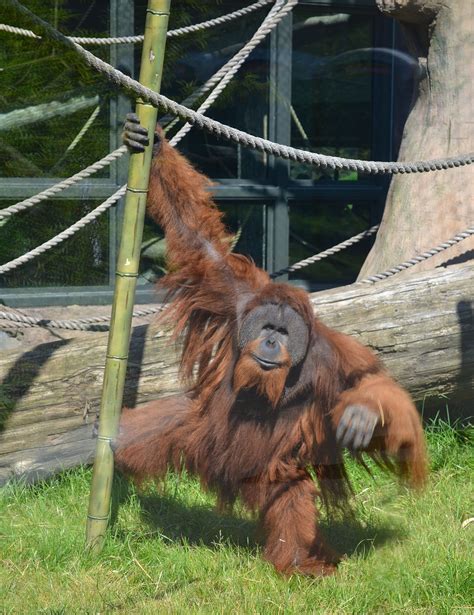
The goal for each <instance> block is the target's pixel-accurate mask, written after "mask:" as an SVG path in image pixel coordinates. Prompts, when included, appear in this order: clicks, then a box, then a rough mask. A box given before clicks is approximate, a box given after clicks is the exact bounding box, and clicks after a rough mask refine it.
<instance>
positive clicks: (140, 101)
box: [135, 98, 156, 109]
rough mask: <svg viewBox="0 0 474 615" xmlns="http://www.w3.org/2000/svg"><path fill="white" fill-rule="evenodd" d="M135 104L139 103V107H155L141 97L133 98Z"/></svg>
mask: <svg viewBox="0 0 474 615" xmlns="http://www.w3.org/2000/svg"><path fill="white" fill-rule="evenodd" d="M135 104H136V105H140V106H141V107H147V108H148V109H156V107H154V106H153V105H152V104H150V103H149V102H146V101H145V100H143V98H137V99H136V100H135Z"/></svg>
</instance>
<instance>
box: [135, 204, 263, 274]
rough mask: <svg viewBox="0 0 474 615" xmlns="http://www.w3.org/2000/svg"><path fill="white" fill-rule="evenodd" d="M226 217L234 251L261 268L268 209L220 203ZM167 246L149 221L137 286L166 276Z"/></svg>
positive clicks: (155, 225) (256, 205)
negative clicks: (164, 274) (265, 220)
mask: <svg viewBox="0 0 474 615" xmlns="http://www.w3.org/2000/svg"><path fill="white" fill-rule="evenodd" d="M219 209H220V211H222V212H223V213H224V218H223V220H224V224H225V225H226V227H227V229H228V231H229V232H230V233H232V234H233V235H234V238H235V241H234V245H233V251H234V252H236V253H238V254H244V255H245V256H249V257H250V258H252V259H253V260H254V262H255V263H256V264H257V265H258V266H259V267H261V266H262V265H263V262H264V257H263V245H264V241H263V229H264V224H263V220H264V211H265V205H263V204H261V203H242V202H240V203H238V202H236V203H233V202H229V201H225V202H221V203H219ZM165 252H166V243H165V241H164V239H163V231H162V230H161V228H160V227H159V226H158V225H157V224H155V223H154V222H153V221H152V220H150V218H148V217H147V219H146V221H145V229H144V234H143V244H142V253H141V259H140V277H139V281H138V284H146V283H147V282H154V281H156V280H157V279H158V278H159V277H161V276H162V275H163V273H165V272H166V259H165Z"/></svg>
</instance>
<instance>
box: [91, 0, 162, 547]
mask: <svg viewBox="0 0 474 615" xmlns="http://www.w3.org/2000/svg"><path fill="white" fill-rule="evenodd" d="M170 4H171V0H148V8H147V15H146V23H145V40H144V42H143V49H142V58H141V66H140V82H141V83H142V84H143V85H145V86H147V87H149V88H151V89H152V90H155V91H156V92H159V91H160V85H161V75H162V71H163V60H164V55H165V45H166V33H167V29H168V17H169V11H170ZM135 110H136V113H137V114H138V117H139V118H140V123H141V125H142V126H144V127H145V128H147V129H148V137H149V142H150V145H149V146H148V147H146V148H145V152H144V153H142V154H133V155H132V156H131V157H130V165H129V171H128V184H127V186H128V187H127V195H126V199H125V210H124V217H123V226H122V238H121V242H120V249H119V254H118V259H117V271H116V278H115V279H116V284H115V294H114V301H113V306H112V320H111V323H110V333H109V340H108V346H107V357H106V364H105V374H104V383H103V388H102V401H101V407H100V422H99V433H98V437H97V447H96V456H95V462H94V471H93V476H92V485H91V492H90V499H89V511H88V515H87V527H86V546H87V547H88V548H89V549H91V550H92V551H95V552H99V551H100V550H101V549H102V546H103V543H104V539H105V533H106V530H107V525H108V520H109V513H110V500H111V493H112V481H113V474H114V458H113V451H112V448H111V442H112V440H113V439H114V438H115V437H116V436H117V433H118V427H119V422H120V412H121V409H122V401H123V389H124V384H125V373H126V369H127V359H128V350H129V344H130V330H131V324H132V312H133V304H134V298H135V287H136V283H137V277H138V267H139V263H140V247H141V243H142V237H143V225H144V220H145V208H146V200H147V191H148V180H149V177H150V165H151V158H152V153H153V135H154V131H155V126H156V119H157V109H156V108H155V107H152V106H151V105H150V104H148V103H144V102H143V101H141V100H140V99H138V100H137V102H136V108H135Z"/></svg>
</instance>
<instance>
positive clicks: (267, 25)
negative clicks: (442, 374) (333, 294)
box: [0, 0, 472, 330]
mask: <svg viewBox="0 0 474 615" xmlns="http://www.w3.org/2000/svg"><path fill="white" fill-rule="evenodd" d="M9 1H10V3H11V4H13V5H15V6H16V7H17V8H19V10H22V12H26V13H27V14H28V15H29V16H30V18H32V19H33V20H34V21H36V23H40V25H42V26H44V27H46V29H47V31H48V34H49V35H50V36H52V35H53V33H56V34H57V35H59V38H60V39H61V42H64V41H63V40H62V39H66V40H69V41H72V42H73V43H74V42H77V41H79V40H80V41H81V42H85V41H89V42H90V41H95V40H96V39H86V38H84V37H82V38H81V37H64V36H63V35H61V34H60V33H58V32H56V31H55V30H54V29H53V28H52V27H51V26H49V25H48V24H46V22H43V21H42V20H40V19H39V18H37V17H36V16H34V15H33V14H31V13H30V12H29V11H28V9H25V8H24V7H23V6H22V5H21V4H20V3H19V2H17V1H16V0H9ZM269 3H270V0H264V1H262V2H257V3H255V4H253V5H250V6H249V7H245V8H243V9H239V10H238V11H234V12H233V13H230V14H228V15H224V16H222V17H220V18H216V19H213V20H209V21H207V22H203V23H201V24H196V25H195V26H189V27H186V28H180V29H178V30H173V31H169V32H168V34H167V35H168V36H170V35H175V36H177V35H178V34H185V33H188V32H191V31H198V30H200V29H204V28H206V27H211V26H212V25H217V24H219V23H227V22H228V21H230V20H231V19H235V18H236V17H239V16H242V15H244V14H248V13H249V12H251V11H254V10H256V9H257V8H261V7H262V6H264V5H266V4H269ZM296 4H297V0H288V2H286V3H285V1H284V0H277V2H276V3H275V5H274V7H273V8H272V9H271V11H270V12H269V14H268V15H267V17H266V18H265V19H264V21H263V23H262V25H261V26H260V27H259V29H258V30H257V31H256V32H255V34H254V36H253V37H252V38H251V39H250V41H248V43H247V44H246V45H245V46H244V47H243V48H242V49H241V50H240V51H239V52H238V53H237V54H236V55H235V56H234V57H233V58H231V60H229V62H227V63H226V64H225V65H224V66H223V67H222V68H221V69H219V70H218V71H217V72H216V74H215V75H213V77H211V78H210V79H209V80H208V81H207V82H206V83H205V84H204V85H203V86H201V87H200V88H198V90H197V91H196V92H195V93H194V94H192V95H191V96H190V97H189V98H188V99H187V100H186V101H185V103H186V104H192V103H193V102H194V101H195V100H197V99H198V98H199V97H200V96H201V95H203V94H204V93H205V92H206V91H208V90H209V89H210V88H212V87H213V86H214V85H215V84H216V83H217V84H218V85H217V87H216V88H215V90H214V91H213V92H212V94H211V95H210V96H209V97H208V98H207V99H206V101H204V103H203V104H202V105H201V106H200V107H199V108H198V110H197V112H195V113H196V114H197V115H198V116H202V114H203V113H205V111H206V110H207V109H208V108H209V107H210V105H211V104H212V103H213V102H214V101H215V100H216V98H217V97H218V96H219V94H220V93H221V92H222V91H223V89H224V88H225V86H226V85H227V84H228V83H229V81H230V80H231V79H232V77H233V76H234V75H235V73H236V72H237V70H238V69H239V68H240V66H241V65H242V63H243V62H244V61H245V59H246V58H247V57H248V55H249V54H250V53H251V51H252V50H253V49H254V48H255V47H256V45H258V44H259V42H261V40H263V38H264V37H265V36H266V35H267V34H268V33H269V32H270V31H271V30H272V29H273V28H274V27H275V25H276V24H277V23H279V21H281V19H282V17H283V16H284V15H285V14H286V13H287V12H289V11H291V10H292V8H293V7H294V6H295V5H296ZM1 29H3V30H7V31H11V32H13V31H14V30H17V29H14V28H13V29H12V28H11V27H10V26H5V25H4V24H3V25H2V24H0V30H1ZM18 30H21V29H18ZM15 33H20V34H24V35H28V36H29V35H34V33H32V32H31V31H26V30H21V32H15ZM25 33H29V34H25ZM34 36H36V35H34ZM125 38H127V40H126V41H125ZM125 38H124V37H122V40H121V41H118V40H117V39H113V38H112V39H110V38H109V39H99V40H107V41H113V42H131V41H130V40H128V39H129V38H130V37H125ZM142 39H143V37H141V38H140V40H142ZM136 42H138V41H136ZM77 47H79V46H78V45H75V48H77ZM79 49H81V48H80V47H79ZM76 50H77V49H76ZM83 51H84V52H85V50H83ZM85 53H86V54H87V53H88V52H85ZM89 55H91V56H92V54H89ZM92 58H95V56H92ZM95 59H97V58H95ZM97 60H98V59H97ZM99 62H101V63H102V64H104V65H106V66H107V67H109V68H110V69H111V70H112V71H113V72H119V71H115V69H113V68H112V67H110V66H109V65H107V64H106V63H104V62H102V61H99ZM100 70H102V69H100ZM134 83H136V82H134ZM137 85H140V84H137ZM151 94H154V93H153V92H151ZM170 102H172V101H170ZM178 107H179V105H178ZM181 107H182V108H183V109H186V108H185V107H184V106H182V105H181ZM186 111H189V112H190V111H191V110H190V109H186ZM178 117H179V115H178ZM217 124H218V123H217ZM191 126H192V124H191V123H187V124H185V125H184V126H183V127H182V129H181V130H180V131H179V132H178V133H177V134H176V135H175V137H174V138H173V139H172V140H171V144H173V145H176V143H177V142H178V141H179V140H180V139H181V138H182V137H183V136H184V134H186V133H187V132H188V131H189V129H190V128H191ZM221 126H223V125H221ZM225 128H229V129H230V127H225ZM237 132H238V133H240V132H241V131H237ZM242 134H244V135H245V134H246V133H242ZM247 136H248V137H252V135H247ZM232 138H233V137H232ZM261 141H264V140H261ZM267 143H271V142H267ZM272 145H274V146H278V144H274V143H273V144H272ZM281 147H285V146H281ZM286 149H288V150H294V148H286ZM125 151H126V148H125V147H124V146H122V147H121V148H118V149H117V150H115V151H114V152H112V153H111V154H109V155H108V156H106V157H104V158H103V159H102V160H100V161H98V162H96V163H94V164H93V165H90V166H89V167H87V168H86V169H84V170H83V171H80V172H79V173H76V174H75V175H74V176H72V177H71V178H68V179H66V180H63V181H62V182H59V183H58V184H56V185H55V186H52V187H51V188H48V189H47V190H44V191H42V192H41V193H39V194H38V195H35V196H34V197H31V198H30V199H26V200H24V201H21V202H19V203H17V204H15V205H12V206H10V207H8V208H5V209H4V210H2V211H0V219H1V218H6V217H7V216H10V215H12V214H13V213H16V212H17V211H21V210H23V209H26V208H27V207H30V206H32V205H34V204H36V203H38V202H40V201H42V200H44V199H46V198H49V197H50V196H52V195H53V194H56V193H57V192H59V191H61V190H64V189H65V188H67V187H69V186H70V185H72V184H74V183H76V182H77V181H80V180H81V179H83V178H85V177H88V176H89V175H91V174H92V173H94V172H96V171H97V170H99V169H100V168H103V167H104V166H106V165H107V164H110V162H111V161H112V160H114V159H115V158H118V157H119V156H121V155H123V153H124V152H125ZM294 151H296V152H302V150H294ZM272 153H273V152H272ZM306 153H308V152H306ZM316 156H318V155H317V154H316ZM323 158H329V159H331V160H338V161H345V162H347V163H348V164H350V163H356V162H361V163H364V162H366V161H354V160H350V159H339V158H334V157H323ZM442 162H444V163H445V164H446V165H447V166H443V165H442ZM471 162H472V155H468V156H467V157H466V156H464V157H460V158H452V159H443V160H442V161H434V162H433V161H428V162H421V163H414V164H417V165H418V164H419V165H424V168H421V167H420V169H417V171H418V170H419V171H427V170H439V169H440V168H451V167H452V166H460V165H462V164H470V163H471ZM367 164H372V165H379V164H382V165H386V164H395V165H400V163H376V162H369V163H367ZM358 170H359V169H358ZM410 171H414V169H413V164H411V163H410V166H408V167H406V168H403V167H400V168H398V170H392V171H386V172H410ZM374 172H384V171H381V170H378V171H374ZM124 192H125V186H123V187H122V188H120V189H119V190H118V191H117V192H116V193H115V194H113V195H111V197H109V198H108V199H107V200H106V201H104V203H102V204H101V205H99V206H98V207H97V208H96V209H95V210H93V211H92V212H90V213H89V214H88V215H86V216H84V217H83V218H82V219H81V220H79V221H78V222H77V223H76V224H74V225H72V226H71V227H69V228H68V229H66V230H65V231H63V232H62V233H60V234H59V235H57V236H56V237H54V238H53V239H51V240H49V241H47V242H45V243H44V244H42V245H41V246H38V247H37V248H35V249H34V250H31V251H30V252H28V253H26V254H24V255H22V256H21V257H18V258H17V259H14V260H13V261H10V262H9V263H5V264H4V265H2V266H0V274H1V273H6V272H7V271H10V270H12V269H14V268H16V267H18V266H19V265H21V264H23V263H25V262H28V261H29V260H31V259H33V258H34V257H35V256H37V255H39V254H41V253H43V252H45V251H46V250H48V249H50V248H51V247H53V246H55V245H58V244H59V243H60V242H61V241H64V240H65V239H66V238H68V237H70V236H71V235H72V234H74V233H75V232H76V231H77V230H79V229H80V228H83V227H84V226H85V225H86V224H87V223H88V222H90V221H92V220H93V219H95V218H96V217H98V216H99V215H100V214H101V213H103V212H104V211H106V210H107V209H108V208H109V207H111V206H112V205H113V204H114V203H115V202H116V201H118V200H119V199H120V198H121V196H122V195H123V194H124ZM377 228H378V225H376V226H375V227H372V228H371V229H368V230H366V231H363V232H362V233H359V234H358V235H355V236H354V237H351V238H349V239H348V240H346V241H344V242H341V243H340V244H337V245H336V246H333V247H332V248H329V249H328V250H325V251H323V252H321V253H318V254H315V255H313V256H312V257H310V258H307V259H304V260H302V261H299V262H298V263H295V264H294V265H292V266H290V267H286V268H285V269H281V270H279V271H277V272H275V273H273V274H272V275H271V277H272V278H275V277H278V276H280V275H283V274H285V273H289V272H292V271H296V270H298V269H301V268H302V267H305V266H309V265H311V264H313V263H314V262H317V261H319V260H322V259H323V258H327V257H328V256H331V255H333V254H335V253H336V252H339V251H341V250H343V249H345V248H347V247H349V246H350V245H354V244H355V243H357V242H358V241H361V240H362V239H364V238H366V237H368V236H370V235H372V234H373V233H375V232H376V230H377ZM471 231H472V229H467V230H466V231H464V232H463V233H460V234H458V235H456V236H455V237H454V238H451V239H449V240H447V241H446V242H443V243H442V244H440V245H439V246H436V247H435V248H432V249H431V250H429V251H427V252H425V253H424V254H423V255H417V256H416V257H414V258H413V259H410V260H409V261H406V262H405V263H401V264H400V265H397V266H396V267H393V268H391V269H390V270H388V271H386V272H382V273H380V274H377V275H375V276H370V279H369V278H367V279H365V280H362V281H361V283H364V282H365V283H367V282H375V281H378V280H379V279H384V278H385V277H388V276H389V275H394V274H395V273H398V272H399V271H401V270H403V269H406V268H407V267H408V266H410V267H411V266H413V265H414V264H416V263H417V262H420V260H424V259H426V258H430V256H433V255H434V254H437V253H439V252H440V251H441V250H443V249H447V248H448V247H450V246H451V245H454V243H457V242H459V241H462V240H463V239H466V238H467V237H468V236H470V235H471V234H472V232H471ZM157 311H158V310H157ZM149 313H151V312H149ZM2 314H9V315H10V316H11V314H10V313H8V312H4V313H0V320H1V319H4V320H7V322H6V323H0V327H3V328H5V327H8V326H10V325H11V323H12V318H10V317H7V316H2ZM135 314H136V313H135ZM16 316H18V315H16ZM24 318H25V319H27V318H28V317H24ZM36 320H37V322H36V323H35V324H32V323H31V322H26V320H25V321H16V320H15V321H13V322H17V324H18V326H21V325H23V326H45V327H48V328H69V327H74V328H79V329H82V330H93V329H94V328H96V327H97V326H100V325H98V324H97V323H96V322H87V321H88V320H89V321H94V319H82V320H78V321H74V320H72V321H50V320H48V319H36ZM105 320H106V321H107V320H108V319H105ZM52 323H56V326H54V325H53V324H52ZM87 327H90V329H87Z"/></svg>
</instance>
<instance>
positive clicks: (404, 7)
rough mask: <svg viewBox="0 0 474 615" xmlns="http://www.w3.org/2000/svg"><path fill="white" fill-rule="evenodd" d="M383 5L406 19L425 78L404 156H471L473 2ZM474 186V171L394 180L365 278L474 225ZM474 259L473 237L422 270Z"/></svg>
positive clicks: (381, 0) (386, 1)
mask: <svg viewBox="0 0 474 615" xmlns="http://www.w3.org/2000/svg"><path fill="white" fill-rule="evenodd" d="M377 5H378V7H379V9H380V10H381V11H382V12H383V13H384V14H386V15H388V16H391V17H394V18H395V19H397V20H399V22H400V24H401V26H402V28H403V31H404V33H405V34H406V38H407V41H408V44H409V47H410V49H411V52H412V53H413V55H414V56H415V57H416V58H417V59H418V61H419V62H420V65H421V69H422V70H421V71H420V72H421V73H422V75H423V77H422V79H421V81H420V83H419V90H418V96H417V99H416V102H415V105H414V107H413V108H412V110H411V112H410V115H409V117H408V120H407V122H406V125H405V129H404V133H403V138H402V143H401V147H400V152H399V156H398V159H399V160H401V161H403V160H426V159H429V158H443V157H447V156H456V155H460V154H467V153H469V152H472V151H473V150H474V147H473V145H474V138H473V136H474V122H473V118H472V100H473V94H474V90H473V87H474V62H473V61H472V56H473V44H472V43H473V33H474V2H473V1H472V0H377ZM473 186H474V168H473V166H466V167H460V168H458V169H450V170H447V171H437V172H432V173H415V174H405V175H395V176H394V177H393V178H392V182H391V184H390V189H389V193H388V196H387V202H386V206H385V211H384V215H383V219H382V224H381V227H380V230H379V232H378V235H377V239H376V241H375V244H374V246H373V248H372V250H371V252H370V253H369V255H368V257H367V259H366V261H365V263H364V265H363V267H362V270H361V272H360V279H361V278H364V277H366V276H367V275H371V274H375V273H378V272H380V271H385V270H386V269H389V268H390V267H393V266H394V265H397V264H398V263H401V262H403V261H405V260H407V259H409V258H411V257H413V256H415V255H416V254H418V253H420V252H424V251H425V250H428V249H429V248H432V247H434V246H436V245H437V244H439V243H441V242H443V241H445V240H446V239H449V238H450V237H452V236H453V235H455V234H456V233H458V232H461V231H464V230H466V228H468V227H470V226H472V224H473V222H474V203H473V196H474V191H473ZM473 255H474V237H471V238H469V239H466V240H465V241H463V242H462V243H460V244H458V245H457V246H455V247H452V248H450V249H449V250H447V251H446V252H443V253H441V254H440V255H438V256H436V257H435V258H432V259H429V260H427V261H425V262H424V263H421V264H419V265H417V266H416V269H417V270H418V271H421V270H424V269H432V268H434V267H436V266H437V265H439V264H440V263H446V262H463V261H466V260H468V259H471V258H472V257H473ZM402 275H405V274H402Z"/></svg>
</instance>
